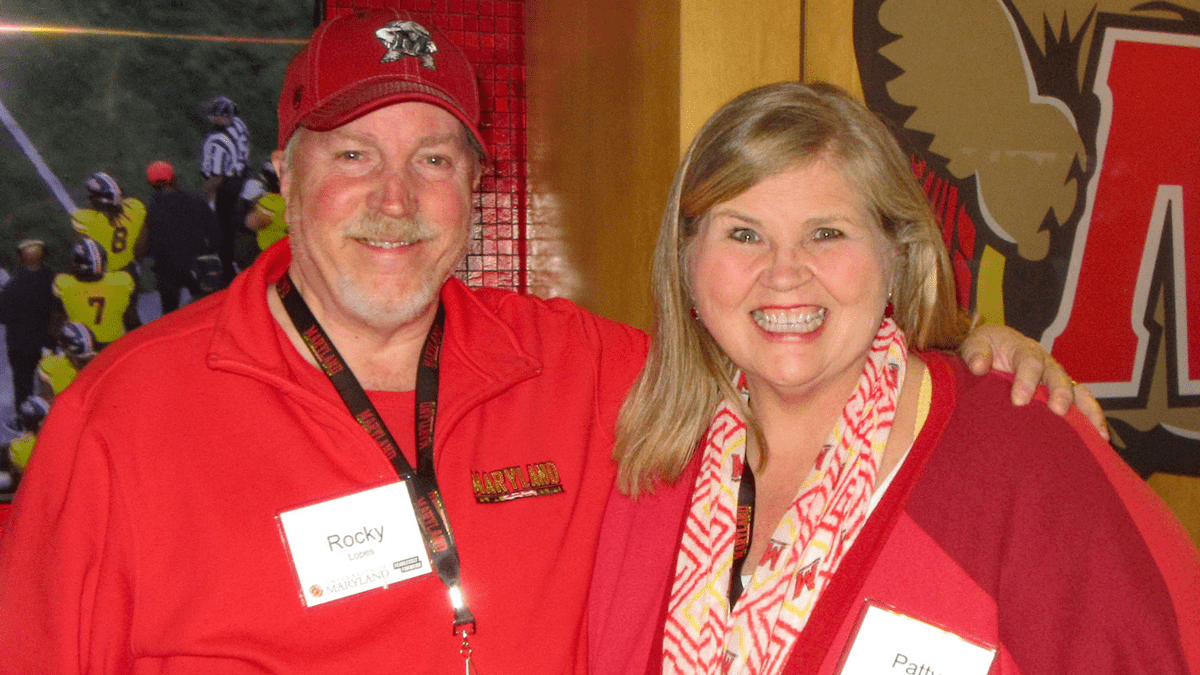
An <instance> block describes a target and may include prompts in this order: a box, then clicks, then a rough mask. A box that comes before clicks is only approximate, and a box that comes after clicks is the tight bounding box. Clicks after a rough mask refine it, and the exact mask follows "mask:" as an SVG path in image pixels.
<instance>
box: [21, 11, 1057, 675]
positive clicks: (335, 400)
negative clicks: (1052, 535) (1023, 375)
mask: <svg viewBox="0 0 1200 675" xmlns="http://www.w3.org/2000/svg"><path fill="white" fill-rule="evenodd" d="M485 147H486V143H485V139H484V137H483V136H482V135H481V134H480V132H479V99H478V93H477V88H476V84H475V80H474V76H473V74H472V70H471V67H470V65H469V64H468V62H467V60H466V58H465V57H464V56H463V54H462V52H461V51H459V49H458V48H457V47H455V46H454V44H453V43H452V42H450V41H449V40H448V39H446V38H445V37H444V36H443V35H441V34H440V33H439V32H438V31H437V30H436V29H434V28H433V27H432V26H429V25H427V24H425V23H422V22H419V21H416V20H414V19H413V18H412V17H410V16H407V15H405V14H403V13H400V12H395V11H376V12H362V13H355V14H352V15H347V16H344V17H340V18H336V19H333V20H330V21H328V22H326V23H325V24H323V25H322V26H321V27H319V28H318V29H317V31H316V32H315V33H314V35H313V38H312V41H311V42H310V43H309V44H308V46H307V47H305V48H304V49H303V50H302V51H301V52H300V54H299V55H298V56H297V57H296V58H295V60H294V61H293V62H292V64H291V66H290V67H289V68H288V71H287V76H286V80H285V83H284V87H283V90H282V93H281V96H280V102H279V151H278V152H276V153H275V157H274V161H275V165H276V167H277V170H278V173H279V177H280V185H281V189H282V193H283V195H284V197H285V199H286V201H287V220H288V224H289V226H290V228H291V234H290V237H289V238H288V239H284V240H282V241H280V242H279V243H277V244H275V245H274V246H272V247H271V248H269V249H268V250H266V251H264V252H263V253H262V255H260V256H259V258H258V260H257V261H256V262H255V264H254V265H253V266H252V267H251V268H250V269H248V270H247V271H246V272H245V273H243V274H241V275H239V276H238V277H237V279H236V280H235V281H234V282H233V284H232V285H231V286H230V287H229V289H228V291H226V292H223V293H218V294H215V295H213V296H210V297H208V298H205V299H204V300H202V301H200V302H197V303H193V304H192V305H190V306H188V307H186V308H184V309H182V310H180V311H179V312H176V313H175V314H173V315H172V316H171V317H168V318H166V319H164V320H161V321H158V322H155V323H153V324H151V325H148V326H147V327H146V328H144V329H142V330H140V331H138V332H137V333H136V334H135V335H133V336H131V337H130V338H128V339H126V340H123V341H120V342H118V343H117V344H115V345H113V346H112V347H110V348H109V349H108V350H106V351H105V352H103V353H102V354H100V356H99V357H97V359H96V361H94V364H95V365H93V366H91V367H89V368H88V369H87V370H86V371H85V372H83V373H82V374H81V375H80V377H79V379H77V380H76V381H75V383H74V384H73V385H72V387H71V388H70V389H68V390H67V391H66V392H64V393H63V394H62V396H61V397H59V398H58V399H56V401H55V404H54V411H53V412H52V413H51V415H50V418H49V420H48V421H47V423H46V425H45V426H44V427H43V428H42V432H41V435H40V437H39V446H38V449H37V451H36V452H35V454H34V459H33V461H32V463H31V465H30V467H29V471H28V472H27V473H26V475H25V481H24V483H23V484H22V488H21V494H20V495H19V496H18V499H17V503H16V504H15V505H14V515H13V518H12V520H11V522H10V525H9V526H8V529H7V531H6V532H5V535H4V536H5V539H4V541H3V542H2V543H0V652H2V653H0V672H9V671H8V670H6V669H11V672H21V673H39V672H44V673H60V674H61V673H78V672H81V671H84V670H86V671H88V672H97V673H116V672H132V671H137V672H151V671H153V672H158V673H191V672H222V673H252V672H253V673H263V672H271V673H382V672H410V673H461V672H464V670H465V671H466V672H483V673H539V674H540V673H569V672H576V673H582V672H585V671H586V661H587V641H586V635H587V632H586V631H587V626H586V620H585V612H584V607H585V601H586V596H587V593H588V583H589V578H590V574H591V568H592V562H593V560H594V558H595V552H596V545H597V539H598V532H599V528H600V522H601V518H602V515H603V511H604V507H605V503H606V500H607V496H608V494H609V489H610V487H611V485H612V482H613V474H614V469H613V465H612V462H611V460H610V455H611V451H612V433H613V424H614V421H615V419H616V415H617V411H618V409H619V407H620V405H621V402H622V400H623V398H624V395H625V392H626V389H627V387H628V386H629V384H630V382H631V381H632V380H633V378H634V376H635V375H636V373H637V371H638V370H639V368H640V367H641V364H642V361H643V357H644V354H645V350H646V336H645V335H644V334H643V333H641V332H639V331H637V330H635V329H632V328H629V327H627V326H623V325H620V324H617V323H614V322H611V321H608V320H605V319H602V318H600V317H597V316H595V315H592V314H589V313H588V312H586V311H584V310H582V309H580V308H578V307H576V306H575V305H573V304H571V303H569V302H567V301H564V300H550V301H543V300H539V299H537V298H532V297H525V296H520V295H516V294H513V293H509V292H505V291H499V290H494V289H481V290H470V289H468V288H466V287H465V286H464V285H463V284H462V283H460V282H459V281H458V280H456V279H454V278H453V277H452V276H451V274H452V272H453V271H454V269H455V268H456V267H457V265H458V264H459V262H460V261H461V259H462V256H463V252H464V250H465V246H466V242H467V238H468V233H469V230H470V227H471V222H472V209H471V191H472V188H473V186H474V185H475V183H476V181H477V180H478V178H479V174H480V163H481V162H482V161H483V160H484V157H485V154H484V148H485ZM1021 344H1028V343H1021ZM1011 347H1012V345H1010V348H1011ZM1036 358H1041V357H1040V356H1039V357H1036ZM115 400H120V401H121V405H120V406H116V405H114V403H113V401H115ZM130 411H142V412H146V413H149V411H153V413H149V414H136V413H132V412H130ZM68 477H70V478H69V479H68ZM398 477H399V478H401V479H403V482H402V483H401V482H397V478H398ZM630 554H631V555H637V552H636V551H634V552H631V553H630Z"/></svg>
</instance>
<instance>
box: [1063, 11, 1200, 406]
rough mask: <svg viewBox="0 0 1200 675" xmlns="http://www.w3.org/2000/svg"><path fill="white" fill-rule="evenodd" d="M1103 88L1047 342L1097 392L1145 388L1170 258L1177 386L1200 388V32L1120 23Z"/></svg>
mask: <svg viewBox="0 0 1200 675" xmlns="http://www.w3.org/2000/svg"><path fill="white" fill-rule="evenodd" d="M1093 90H1094V92H1095V93H1096V95H1097V96H1098V97H1099V99H1100V105H1101V117H1100V125H1099V130H1098V132H1097V138H1096V154H1097V158H1096V161H1097V168H1096V171H1095V173H1094V174H1093V176H1092V180H1091V182H1090V183H1089V185H1088V195H1087V207H1086V210H1085V211H1084V214H1083V217H1082V219H1081V220H1080V223H1079V229H1078V231H1077V233H1076V238H1075V244H1074V248H1073V251H1072V254H1071V262H1070V267H1069V269H1068V274H1067V280H1066V286H1065V288H1064V291H1063V298H1062V303H1061V305H1060V306H1059V311H1058V315H1057V317H1056V318H1055V320H1054V322H1053V323H1052V324H1051V325H1050V327H1049V328H1047V329H1046V332H1045V333H1044V334H1043V336H1042V344H1043V345H1044V346H1045V347H1046V348H1047V349H1050V350H1051V351H1052V353H1053V354H1054V356H1055V357H1056V358H1058V359H1059V360H1060V361H1061V362H1062V363H1063V365H1064V366H1066V368H1067V371H1068V372H1070V373H1071V374H1072V375H1074V376H1075V377H1077V378H1079V380H1080V381H1081V382H1086V383H1088V387H1089V388H1090V389H1091V390H1092V391H1093V392H1094V393H1095V394H1096V396H1097V397H1099V398H1110V399H1111V398H1132V397H1135V396H1137V395H1138V394H1139V387H1140V386H1141V384H1142V381H1143V376H1144V375H1145V374H1146V370H1147V369H1153V364H1152V363H1147V359H1148V354H1147V350H1148V345H1149V342H1150V333H1149V331H1148V330H1147V328H1146V325H1145V324H1146V320H1147V309H1150V310H1153V308H1148V304H1149V303H1150V302H1151V301H1152V298H1151V297H1150V296H1151V286H1152V282H1153V280H1154V277H1155V273H1156V269H1155V268H1156V266H1158V265H1159V263H1160V261H1165V260H1169V261H1170V266H1171V271H1172V274H1171V276H1170V278H1169V281H1170V282H1171V283H1169V284H1167V285H1165V286H1164V292H1165V289H1166V288H1171V287H1173V289H1174V294H1173V298H1170V297H1165V298H1164V300H1165V301H1166V302H1167V306H1168V308H1170V307H1172V306H1173V308H1174V331H1171V332H1168V333H1167V334H1166V335H1165V338H1166V340H1167V341H1168V343H1169V344H1172V346H1173V347H1174V348H1173V349H1169V350H1168V354H1171V353H1173V354H1174V356H1175V358H1174V361H1173V363H1171V364H1170V365H1169V368H1170V369H1171V370H1173V371H1174V372H1175V373H1176V380H1177V383H1178V385H1177V386H1178V389H1177V391H1175V392H1173V393H1174V394H1176V395H1182V396H1188V395H1195V394H1200V213H1198V212H1200V36H1196V35H1186V34H1176V33H1163V32H1152V31H1141V30H1130V29H1122V28H1110V29H1108V30H1107V31H1106V32H1105V34H1104V40H1103V48H1102V51H1101V53H1100V61H1099V64H1098V68H1097V71H1096V78H1095V85H1094V88H1093ZM1189 200H1190V202H1191V203H1190V205H1188V201H1189ZM1185 205H1188V208H1185ZM1163 249H1166V250H1163ZM1163 254H1165V255H1163ZM1159 273H1160V274H1161V273H1162V271H1161V270H1160V271H1159Z"/></svg>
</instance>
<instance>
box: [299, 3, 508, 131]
mask: <svg viewBox="0 0 1200 675" xmlns="http://www.w3.org/2000/svg"><path fill="white" fill-rule="evenodd" d="M435 55H436V59H437V63H436V65H435V63H434V58H435ZM410 57H411V58H410ZM406 101H416V102H421V103H428V104H430V105H436V106H438V107H440V108H442V109H443V110H445V111H447V112H449V113H450V114H452V115H454V116H455V117H457V118H458V119H459V121H460V122H462V123H463V125H464V126H466V128H467V130H468V131H470V132H471V134H472V135H473V136H474V137H475V139H476V140H477V141H478V142H479V146H480V147H481V148H486V147H487V143H486V142H484V140H483V136H482V135H481V134H480V133H479V87H478V85H477V84H476V82H475V71H474V69H473V68H472V67H471V63H470V62H469V61H468V60H467V57H466V55H465V54H463V52H462V50H461V49H459V48H458V46H457V45H455V44H454V42H453V41H451V40H450V39H448V38H446V37H445V36H444V35H443V34H442V33H440V32H439V31H438V29H437V28H436V27H435V26H431V25H426V24H421V23H418V22H416V21H414V20H413V17H411V16H409V15H408V13H407V12H403V11H400V10H395V9H375V10H358V11H354V12H350V13H348V14H344V15H342V16H338V17H335V18H333V19H330V20H328V21H326V22H325V23H323V24H321V25H320V26H318V27H317V29H316V30H315V31H313V35H312V39H311V40H309V43H308V44H307V45H305V47H304V48H303V49H301V50H300V53H299V54H297V55H296V57H295V58H294V59H292V62H291V64H289V65H288V69H287V75H286V76H285V77H284V81H283V90H282V91H281V92H280V95H279V148H280V149H281V150H282V149H283V148H284V147H286V146H287V142H288V139H290V138H291V137H292V134H293V133H295V131H296V129H298V128H299V127H301V126H303V127H304V128H306V129H312V130H313V131H329V130H331V129H335V128H337V127H340V126H341V125H343V124H345V123H347V122H350V121H352V120H354V119H355V118H357V117H361V116H363V115H365V114H367V113H369V112H371V111H373V110H377V109H379V108H383V107H385V106H388V105H391V104H393V103H402V102H406Z"/></svg>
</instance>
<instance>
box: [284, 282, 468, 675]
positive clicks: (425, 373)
mask: <svg viewBox="0 0 1200 675" xmlns="http://www.w3.org/2000/svg"><path fill="white" fill-rule="evenodd" d="M275 292H276V293H278V294H279V299H280V301H282V302H283V308H284V310H286V311H287V314H288V318H290V319H291V320H292V325H293V326H295V327H296V331H297V332H298V333H300V338H301V339H302V340H304V344H306V345H307V346H308V349H309V351H311V352H312V355H313V357H314V358H315V359H316V360H317V364H318V365H320V367H321V370H323V371H324V372H325V375H326V376H327V377H328V378H329V381H330V382H332V383H333V387H334V389H336V390H337V392H338V395H339V396H341V397H342V401H343V402H345V404H346V408H347V409H349V410H350V414H351V415H353V416H354V419H355V421H357V422H358V423H359V424H360V425H361V426H362V428H363V429H365V430H366V431H367V433H368V434H370V435H371V438H373V439H375V442H376V443H377V444H378V445H379V448H380V450H382V451H383V454H384V455H386V456H387V458H388V459H389V460H391V462H392V466H393V467H394V468H395V470H396V473H397V474H398V475H399V476H400V478H402V479H404V480H405V481H406V482H407V484H408V486H409V496H410V498H411V499H412V500H413V505H414V508H415V510H416V512H417V519H418V521H420V523H421V530H422V532H423V534H424V535H425V542H426V544H427V545H428V546H429V556H430V560H431V562H432V563H433V566H434V569H436V570H437V573H438V576H439V577H441V580H442V583H444V584H445V585H446V588H447V589H448V590H449V592H450V602H451V604H452V605H453V607H454V634H455V635H461V636H462V639H463V642H462V655H463V658H464V659H466V660H467V664H468V670H469V669H470V660H471V648H470V645H469V644H468V642H467V636H469V635H472V634H474V633H475V617H474V615H472V614H471V609H470V608H469V607H467V601H466V598H465V597H464V596H463V592H462V586H461V583H460V582H461V572H460V570H459V562H458V546H457V545H456V544H455V543H454V535H453V533H452V532H451V530H450V521H449V519H448V518H447V517H446V507H445V504H444V503H443V502H442V496H441V492H440V491H439V490H438V484H437V475H436V473H435V471H434V467H433V430H434V423H435V421H436V419H437V398H438V368H439V362H440V360H441V351H442V337H443V334H444V331H445V324H446V312H445V310H444V309H443V308H442V306H441V305H440V304H439V305H438V310H437V316H436V317H435V318H434V320H433V326H431V327H430V329H429V334H428V335H427V336H425V345H424V347H422V349H421V359H420V361H419V362H418V364H417V391H416V419H415V427H416V443H417V470H416V471H413V468H412V466H411V465H410V464H409V463H408V460H407V459H405V458H404V455H403V453H401V452H400V448H399V446H398V445H397V444H396V439H395V438H393V437H392V433H391V432H390V431H389V430H388V428H387V425H386V424H384V423H383V419H382V418H381V417H380V416H379V413H378V411H377V410H376V409H375V406H374V405H373V404H372V403H371V399H370V398H368V397H367V392H365V391H363V388H362V385H361V384H359V382H358V378H356V377H355V376H354V373H352V372H350V367H349V366H347V365H346V362H345V361H344V360H342V356H341V354H339V353H338V351H337V349H336V348H335V347H334V346H333V342H332V341H330V339H329V336H328V335H326V333H325V330H324V329H323V328H321V324H319V323H318V322H317V318H316V317H315V316H313V313H312V310H310V309H309V308H308V304H307V303H306V302H304V298H302V297H301V296H300V293H298V292H297V291H296V288H295V286H294V285H293V284H292V278H291V276H290V275H288V274H284V276H283V278H282V279H280V280H279V281H278V282H276V283H275Z"/></svg>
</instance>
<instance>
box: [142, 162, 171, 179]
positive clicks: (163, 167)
mask: <svg viewBox="0 0 1200 675" xmlns="http://www.w3.org/2000/svg"><path fill="white" fill-rule="evenodd" d="M173 178H175V169H174V168H173V167H172V166H171V165H170V164H168V163H166V162H164V161H162V160H161V159H160V160H159V161H157V162H152V163H151V164H150V166H148V167H146V180H147V181H149V182H150V184H151V185H153V184H154V183H159V182H163V183H165V182H169V181H170V180H171V179H173Z"/></svg>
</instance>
